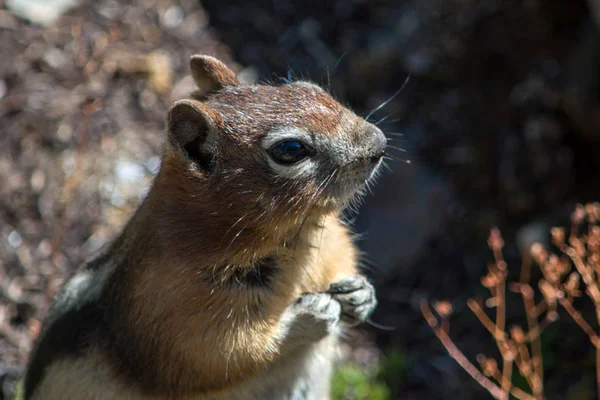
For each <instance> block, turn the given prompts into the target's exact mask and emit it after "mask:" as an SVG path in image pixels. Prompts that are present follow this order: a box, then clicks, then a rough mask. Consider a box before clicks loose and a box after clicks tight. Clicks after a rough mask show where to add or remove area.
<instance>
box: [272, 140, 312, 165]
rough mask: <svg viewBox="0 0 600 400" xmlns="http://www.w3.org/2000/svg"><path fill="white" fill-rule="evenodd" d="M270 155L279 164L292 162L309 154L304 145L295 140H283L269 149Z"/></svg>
mask: <svg viewBox="0 0 600 400" xmlns="http://www.w3.org/2000/svg"><path fill="white" fill-rule="evenodd" d="M269 154H270V155H271V157H272V158H273V159H274V160H275V161H277V162H278V163H280V164H294V163H297V162H298V161H300V160H303V159H305V158H306V157H308V156H309V155H310V152H309V151H308V149H307V148H306V146H305V145H304V144H303V143H302V142H299V141H297V140H284V141H283V142H279V143H277V144H275V145H274V146H273V147H271V149H270V150H269Z"/></svg>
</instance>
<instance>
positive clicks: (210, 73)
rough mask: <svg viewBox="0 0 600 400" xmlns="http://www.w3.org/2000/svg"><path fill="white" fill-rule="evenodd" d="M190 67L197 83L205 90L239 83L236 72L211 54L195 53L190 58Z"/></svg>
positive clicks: (208, 90)
mask: <svg viewBox="0 0 600 400" xmlns="http://www.w3.org/2000/svg"><path fill="white" fill-rule="evenodd" d="M190 68H191V70H192V76H193V77H194V81H196V85H198V88H199V89H200V90H201V91H203V92H210V91H213V90H220V89H223V88H226V87H228V86H236V85H239V84H240V82H239V81H238V79H237V77H236V76H235V73H234V72H233V71H232V70H230V69H229V68H227V66H226V65H225V64H223V63H222V62H221V61H219V60H217V59H216V58H214V57H211V56H205V55H200V54H195V55H193V56H192V57H191V58H190Z"/></svg>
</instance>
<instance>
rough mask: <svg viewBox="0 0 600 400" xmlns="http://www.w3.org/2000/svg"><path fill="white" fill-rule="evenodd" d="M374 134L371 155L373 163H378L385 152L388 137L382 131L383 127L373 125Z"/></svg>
mask: <svg viewBox="0 0 600 400" xmlns="http://www.w3.org/2000/svg"><path fill="white" fill-rule="evenodd" d="M372 131H373V133H372V136H371V140H372V143H371V149H370V156H371V162H372V163H374V164H375V163H378V162H379V161H380V160H381V159H382V158H383V156H384V154H385V147H386V146H387V138H386V137H385V135H384V134H383V132H382V131H381V129H379V128H377V127H376V126H373V128H372Z"/></svg>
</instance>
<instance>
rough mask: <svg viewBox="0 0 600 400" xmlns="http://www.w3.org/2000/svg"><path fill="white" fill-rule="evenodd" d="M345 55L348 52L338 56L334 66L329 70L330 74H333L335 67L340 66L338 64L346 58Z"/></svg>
mask: <svg viewBox="0 0 600 400" xmlns="http://www.w3.org/2000/svg"><path fill="white" fill-rule="evenodd" d="M346 54H348V52H347V51H346V52H344V54H342V55H341V56H340V58H338V60H337V61H336V62H335V64H334V65H333V68H331V73H332V74H333V73H334V72H335V69H336V68H337V66H338V65H339V64H340V62H341V61H342V60H343V59H344V57H346Z"/></svg>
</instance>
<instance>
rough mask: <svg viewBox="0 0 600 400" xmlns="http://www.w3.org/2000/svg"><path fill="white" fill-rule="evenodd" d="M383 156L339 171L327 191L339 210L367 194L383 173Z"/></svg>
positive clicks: (356, 163)
mask: <svg viewBox="0 0 600 400" xmlns="http://www.w3.org/2000/svg"><path fill="white" fill-rule="evenodd" d="M382 163H383V154H382V155H381V156H380V157H373V158H370V159H368V160H361V161H358V162H353V163H351V164H348V165H346V166H344V167H341V168H339V169H337V172H336V173H335V176H334V177H333V178H331V183H330V184H329V185H328V187H327V189H326V190H325V192H324V193H325V195H326V196H327V197H329V198H330V199H331V200H332V201H333V202H334V203H335V204H336V205H337V207H338V208H345V207H347V206H348V205H350V204H351V203H352V202H353V201H354V200H356V199H357V198H359V197H361V196H363V195H364V194H366V192H367V190H368V189H369V185H370V183H372V182H373V181H374V180H375V179H377V176H378V175H379V173H380V171H381V165H382Z"/></svg>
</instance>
